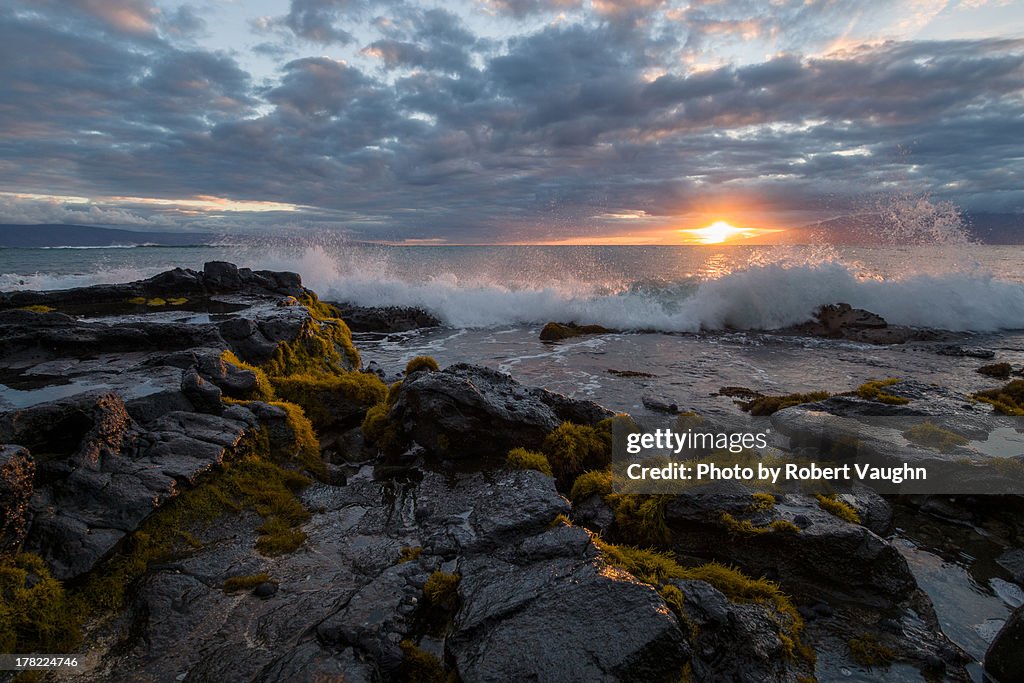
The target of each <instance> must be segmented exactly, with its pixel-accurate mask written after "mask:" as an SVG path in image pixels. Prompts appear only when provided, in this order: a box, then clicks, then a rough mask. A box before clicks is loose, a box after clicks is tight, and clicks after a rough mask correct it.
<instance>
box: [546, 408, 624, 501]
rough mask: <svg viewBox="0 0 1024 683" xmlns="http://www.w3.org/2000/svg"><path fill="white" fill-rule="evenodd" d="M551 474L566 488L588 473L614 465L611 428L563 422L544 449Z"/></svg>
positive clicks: (549, 436)
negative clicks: (584, 473)
mask: <svg viewBox="0 0 1024 683" xmlns="http://www.w3.org/2000/svg"><path fill="white" fill-rule="evenodd" d="M541 451H542V452H543V453H544V455H546V456H547V459H548V462H549V463H550V464H551V470H552V472H553V473H554V475H555V478H556V479H557V480H558V482H559V484H560V485H561V486H562V487H563V488H564V489H568V488H571V486H572V483H573V481H574V480H575V479H576V477H578V476H579V475H581V474H583V472H585V471H587V470H593V469H601V468H604V467H606V466H608V465H610V464H611V458H612V433H611V429H610V426H609V428H602V427H591V426H589V425H578V424H573V423H572V422H563V423H562V424H560V425H558V427H556V428H555V429H553V430H552V431H551V432H550V433H549V434H548V435H547V436H546V437H545V438H544V443H543V444H542V445H541Z"/></svg>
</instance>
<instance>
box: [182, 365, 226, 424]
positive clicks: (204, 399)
mask: <svg viewBox="0 0 1024 683" xmlns="http://www.w3.org/2000/svg"><path fill="white" fill-rule="evenodd" d="M181 393H183V394H184V395H185V398H187V399H188V400H189V402H191V403H192V405H193V406H194V407H195V409H196V410H197V411H199V412H201V413H213V414H215V415H219V414H220V413H221V411H222V410H223V409H224V406H223V405H222V404H221V390H220V387H218V386H217V385H216V384H213V383H212V382H207V381H206V380H205V379H203V377H202V375H200V374H199V371H198V370H196V369H195V368H194V367H193V368H189V369H188V370H186V371H185V372H184V374H182V376H181Z"/></svg>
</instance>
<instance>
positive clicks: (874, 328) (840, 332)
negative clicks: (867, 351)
mask: <svg viewBox="0 0 1024 683" xmlns="http://www.w3.org/2000/svg"><path fill="white" fill-rule="evenodd" d="M778 332H781V333H787V334H799V335H808V336H812V337H826V338H829V339H849V340H850V341H858V342H864V343H866V344H903V343H905V342H908V341H934V340H940V339H943V338H948V337H949V335H948V334H943V333H941V332H937V331H935V330H924V329H918V328H912V327H901V326H897V325H890V324H889V323H887V322H886V320H885V318H883V317H882V316H880V315H877V314H875V313H872V312H871V311H865V310H864V309H861V308H853V307H852V306H850V304H845V303H837V304H828V305H825V306H822V307H821V308H819V309H818V310H817V312H816V313H815V314H814V320H812V321H810V322H806V323H802V324H800V325H794V326H793V327H789V328H786V329H784V330H778Z"/></svg>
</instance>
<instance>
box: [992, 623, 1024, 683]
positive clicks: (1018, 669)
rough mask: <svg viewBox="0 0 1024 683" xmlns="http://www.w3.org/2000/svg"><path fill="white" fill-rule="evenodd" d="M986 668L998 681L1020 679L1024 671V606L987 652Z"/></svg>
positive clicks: (1006, 681) (1010, 682) (1001, 631)
mask: <svg viewBox="0 0 1024 683" xmlns="http://www.w3.org/2000/svg"><path fill="white" fill-rule="evenodd" d="M985 670H986V671H987V672H988V673H989V674H990V675H991V676H993V677H994V678H995V679H996V681H997V682H998V683H1013V681H1019V680H1020V677H1021V674H1022V673H1024V607H1018V608H1017V609H1016V610H1015V611H1014V612H1013V614H1011V615H1010V618H1009V619H1007V620H1006V624H1004V625H1003V628H1002V629H1000V631H999V633H998V634H997V635H996V639H995V640H993V641H992V645H990V646H989V648H988V652H986V653H985Z"/></svg>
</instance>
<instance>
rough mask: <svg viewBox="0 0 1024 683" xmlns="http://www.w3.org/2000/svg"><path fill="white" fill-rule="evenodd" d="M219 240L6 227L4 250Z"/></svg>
mask: <svg viewBox="0 0 1024 683" xmlns="http://www.w3.org/2000/svg"><path fill="white" fill-rule="evenodd" d="M214 239H215V236H214V235H212V234H209V233H197V232H142V231H139V230H119V229H116V228H94V227H89V226H86V225H10V224H8V225H2V224H0V247H7V248H11V247H17V248H23V249H24V248H32V247H36V248H38V247H110V246H138V245H143V244H156V245H159V246H166V247H181V246H188V245H193V244H208V243H210V242H211V241H212V240H214Z"/></svg>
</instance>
